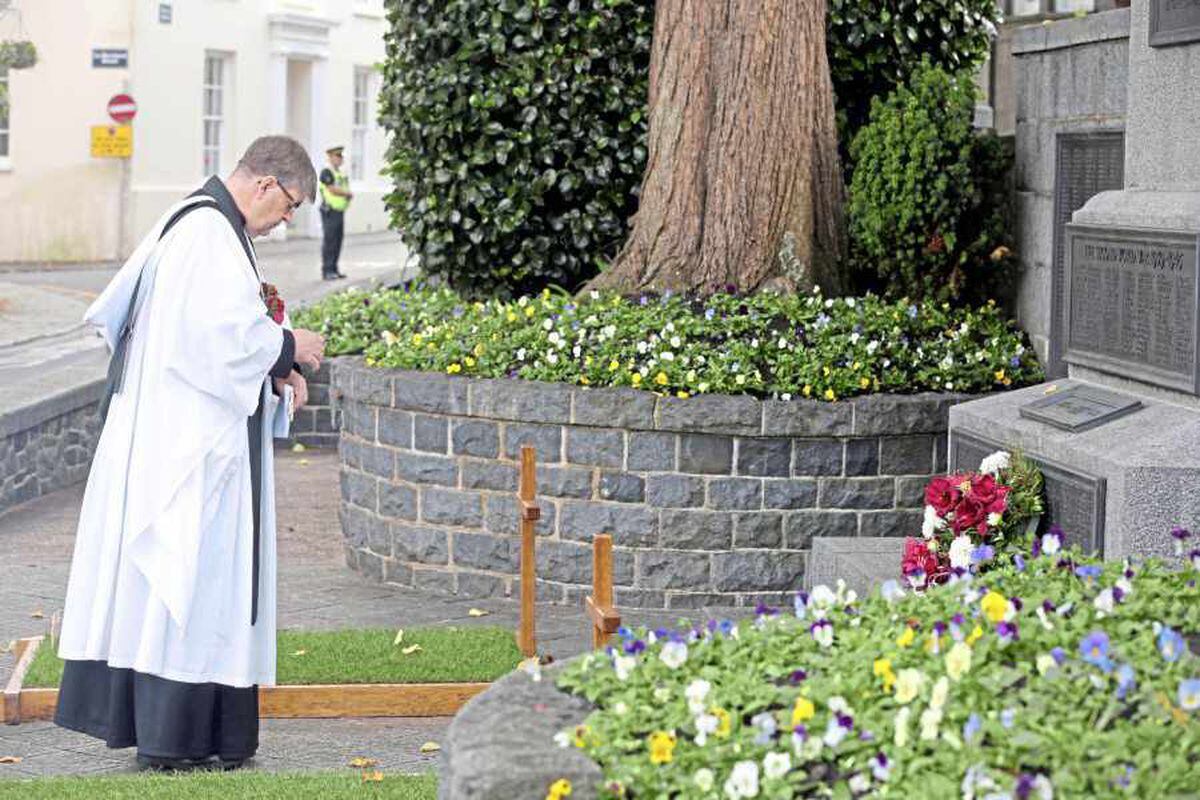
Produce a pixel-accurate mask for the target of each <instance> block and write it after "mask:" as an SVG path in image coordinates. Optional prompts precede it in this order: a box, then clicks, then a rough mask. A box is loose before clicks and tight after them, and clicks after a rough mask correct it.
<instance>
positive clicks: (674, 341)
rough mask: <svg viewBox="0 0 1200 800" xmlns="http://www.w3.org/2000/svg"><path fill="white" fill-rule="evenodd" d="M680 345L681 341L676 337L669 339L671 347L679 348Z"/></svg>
mask: <svg viewBox="0 0 1200 800" xmlns="http://www.w3.org/2000/svg"><path fill="white" fill-rule="evenodd" d="M682 344H683V340H682V339H680V338H679V337H678V336H672V337H671V347H679V346H680V345H682Z"/></svg>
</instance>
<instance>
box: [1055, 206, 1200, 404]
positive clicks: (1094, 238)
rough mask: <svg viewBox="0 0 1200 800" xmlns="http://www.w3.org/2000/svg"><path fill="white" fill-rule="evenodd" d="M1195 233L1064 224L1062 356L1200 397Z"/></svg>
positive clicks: (1199, 301)
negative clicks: (1063, 354) (1063, 347)
mask: <svg viewBox="0 0 1200 800" xmlns="http://www.w3.org/2000/svg"><path fill="white" fill-rule="evenodd" d="M1198 252H1200V247H1198V237H1197V234H1194V233H1175V232H1171V231H1152V230H1141V229H1139V230H1122V229H1119V228H1110V227H1100V226H1090V225H1077V224H1071V225H1068V226H1067V280H1066V289H1067V297H1066V309H1065V310H1066V320H1065V321H1064V328H1065V330H1066V336H1065V340H1066V341H1065V345H1066V347H1065V350H1066V352H1065V359H1066V361H1067V363H1068V364H1076V365H1080V366H1085V367H1091V368H1092V369H1097V370H1100V371H1103V372H1108V373H1112V374H1114V375H1119V376H1121V377H1126V378H1133V379H1135V380H1139V381H1142V382H1144V383H1149V384H1153V385H1155V386H1163V387H1166V388H1168V389H1176V390H1178V391H1183V392H1188V393H1190V394H1200V383H1198V381H1200V365H1198V364H1197V353H1198V352H1200V351H1198V349H1197V347H1196V339H1197V327H1196V325H1197V320H1198V319H1200V314H1198V313H1197V309H1198V307H1200V296H1198V295H1197V287H1198V286H1200V281H1198V280H1197V278H1198V277H1200V275H1198V272H1200V265H1198V263H1197V254H1198Z"/></svg>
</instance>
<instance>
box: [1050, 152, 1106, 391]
mask: <svg viewBox="0 0 1200 800" xmlns="http://www.w3.org/2000/svg"><path fill="white" fill-rule="evenodd" d="M1055 145H1056V147H1055V152H1056V157H1055V164H1054V253H1053V257H1054V263H1053V265H1052V268H1051V271H1050V354H1049V355H1050V358H1049V363H1048V364H1046V377H1047V378H1049V379H1053V378H1065V377H1066V376H1067V365H1066V362H1064V361H1063V319H1064V318H1065V316H1066V312H1065V310H1064V306H1065V304H1066V296H1067V291H1066V272H1067V257H1066V251H1067V231H1066V226H1067V223H1069V222H1070V221H1071V216H1072V215H1073V214H1074V213H1075V212H1076V211H1078V210H1079V209H1081V208H1083V205H1084V203H1086V202H1087V201H1088V200H1090V199H1091V198H1092V197H1093V196H1094V195H1096V194H1099V193H1100V192H1105V191H1112V190H1115V189H1120V188H1122V187H1124V186H1125V134H1124V133H1123V132H1121V131H1095V132H1089V133H1060V134H1058V135H1057V136H1056V137H1055Z"/></svg>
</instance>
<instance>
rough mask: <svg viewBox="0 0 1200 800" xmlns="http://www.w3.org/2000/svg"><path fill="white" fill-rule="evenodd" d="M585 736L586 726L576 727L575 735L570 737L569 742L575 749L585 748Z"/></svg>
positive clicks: (586, 732) (586, 733)
mask: <svg viewBox="0 0 1200 800" xmlns="http://www.w3.org/2000/svg"><path fill="white" fill-rule="evenodd" d="M587 735H588V726H587V725H576V726H575V733H574V735H573V736H572V737H571V742H572V743H573V744H574V745H575V746H576V747H578V748H581V749H582V748H583V747H585V746H587Z"/></svg>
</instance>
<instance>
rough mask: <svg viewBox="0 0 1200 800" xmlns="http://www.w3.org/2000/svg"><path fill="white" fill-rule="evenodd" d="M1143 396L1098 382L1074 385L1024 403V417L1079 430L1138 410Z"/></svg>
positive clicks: (1065, 428) (1074, 431) (1022, 409)
mask: <svg viewBox="0 0 1200 800" xmlns="http://www.w3.org/2000/svg"><path fill="white" fill-rule="evenodd" d="M1141 407H1142V402H1141V401H1140V400H1135V399H1133V398H1132V397H1128V396H1127V395H1123V394H1117V393H1116V392H1110V391H1108V390H1107V389H1101V388H1099V387H1096V386H1071V387H1070V388H1067V389H1063V390H1061V391H1057V392H1054V393H1053V394H1051V395H1048V396H1046V397H1039V398H1038V399H1037V400H1034V401H1033V402H1030V403H1026V404H1025V405H1023V406H1021V407H1020V409H1018V411H1019V412H1020V414H1021V416H1022V417H1025V418H1027V419H1032V420H1036V421H1038V422H1044V423H1046V424H1047V425H1053V426H1054V427H1056V428H1061V429H1062V430H1064V431H1070V432H1071V433H1079V432H1080V431H1086V430H1089V429H1091V428H1095V427H1096V426H1097V425H1103V424H1104V423H1106V422H1111V421H1112V420H1114V419H1117V418H1118V417H1123V416H1125V415H1126V414H1129V413H1132V412H1134V411H1137V410H1138V409H1139V408H1141Z"/></svg>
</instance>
